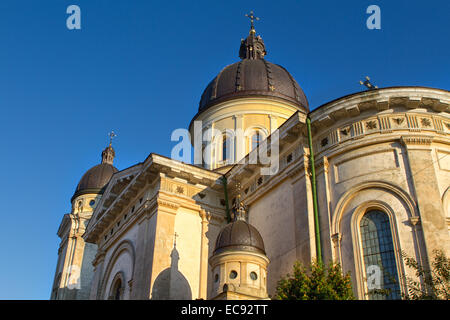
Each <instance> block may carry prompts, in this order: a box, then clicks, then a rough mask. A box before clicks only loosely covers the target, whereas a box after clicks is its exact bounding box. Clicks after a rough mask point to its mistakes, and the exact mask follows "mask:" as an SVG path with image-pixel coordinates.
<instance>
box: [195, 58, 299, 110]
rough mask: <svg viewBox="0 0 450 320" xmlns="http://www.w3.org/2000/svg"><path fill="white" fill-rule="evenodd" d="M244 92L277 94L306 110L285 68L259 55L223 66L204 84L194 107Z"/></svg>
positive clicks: (240, 95)
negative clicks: (258, 57) (256, 57)
mask: <svg viewBox="0 0 450 320" xmlns="http://www.w3.org/2000/svg"><path fill="white" fill-rule="evenodd" d="M248 96H268V97H276V98H281V99H284V100H287V101H289V102H291V103H293V104H295V105H297V106H298V107H299V108H300V109H304V110H306V111H308V100H307V99H306V96H305V94H304V93H303V90H302V89H301V88H300V86H299V85H298V83H297V82H296V81H295V80H294V78H293V77H292V76H291V75H290V74H289V72H288V71H287V70H286V69H284V68H283V67H282V66H279V65H277V64H273V63H270V62H268V61H266V60H265V59H262V58H260V59H243V60H241V61H239V62H236V63H234V64H231V65H229V66H227V67H225V68H224V69H223V70H222V71H221V72H220V73H219V75H218V76H217V77H215V78H214V79H213V80H212V81H211V82H210V83H209V85H208V86H207V87H206V89H205V91H204V92H203V94H202V98H201V100H200V104H199V110H198V111H199V112H201V111H204V110H206V109H208V108H209V107H210V106H212V105H214V104H216V103H219V102H222V101H226V100H230V99H235V98H241V97H248Z"/></svg>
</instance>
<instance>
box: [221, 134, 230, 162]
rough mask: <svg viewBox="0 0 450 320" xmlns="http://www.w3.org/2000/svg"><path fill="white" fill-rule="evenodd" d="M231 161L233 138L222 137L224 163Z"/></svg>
mask: <svg viewBox="0 0 450 320" xmlns="http://www.w3.org/2000/svg"><path fill="white" fill-rule="evenodd" d="M229 160H231V138H229V137H227V135H225V134H224V135H223V136H222V161H224V162H225V161H229Z"/></svg>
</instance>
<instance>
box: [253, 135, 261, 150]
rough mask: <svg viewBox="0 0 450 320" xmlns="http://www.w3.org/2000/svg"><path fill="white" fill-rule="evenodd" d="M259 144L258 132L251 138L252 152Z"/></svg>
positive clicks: (259, 136)
mask: <svg viewBox="0 0 450 320" xmlns="http://www.w3.org/2000/svg"><path fill="white" fill-rule="evenodd" d="M260 142H261V134H260V133H259V131H257V132H256V133H255V134H254V135H253V136H252V150H253V149H255V148H257V147H258V145H259V143H260Z"/></svg>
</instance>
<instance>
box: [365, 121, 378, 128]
mask: <svg viewBox="0 0 450 320" xmlns="http://www.w3.org/2000/svg"><path fill="white" fill-rule="evenodd" d="M366 128H367V129H369V130H372V129H376V128H377V122H376V121H375V120H370V121H367V122H366Z"/></svg>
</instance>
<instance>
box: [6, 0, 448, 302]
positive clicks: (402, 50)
mask: <svg viewBox="0 0 450 320" xmlns="http://www.w3.org/2000/svg"><path fill="white" fill-rule="evenodd" d="M71 4H76V5H78V6H79V7H80V8H81V30H68V29H67V27H66V19H67V17H68V14H66V8H67V7H68V6H69V5H71ZM371 4H376V5H378V6H379V7H380V8H381V30H369V29H367V28H366V19H367V18H368V16H369V15H368V14H366V8H367V7H368V6H369V5H371ZM250 10H254V11H255V14H256V15H257V16H259V17H261V20H260V21H258V22H257V23H256V31H257V33H258V34H260V35H261V36H262V37H263V39H264V42H265V44H266V47H267V52H268V54H267V60H269V61H271V62H273V63H277V64H281V65H283V66H284V67H285V68H286V69H287V70H289V72H290V73H291V74H292V75H293V76H294V78H295V79H296V80H297V81H298V83H299V84H300V86H301V87H302V88H303V90H304V91H305V93H306V96H307V97H308V100H309V103H310V107H311V108H312V109H314V108H315V107H317V106H319V105H321V104H323V103H325V102H327V101H330V100H333V99H335V98H339V97H341V96H344V95H347V94H350V93H354V92H357V91H361V90H362V89H363V88H362V87H361V86H360V85H359V80H362V79H363V78H364V76H366V75H370V77H371V79H372V80H373V82H374V83H375V84H376V85H378V86H379V87H386V86H397V85H420V86H429V87H436V88H441V89H447V90H448V89H449V88H450V77H449V72H450V60H449V52H450V41H449V39H450V2H449V1H435V0H430V1H426V2H425V1H401V0H395V1H393V0H390V1H387V0H385V1H381V0H372V1H363V0H348V1H300V0H296V1H281V0H280V1H262V0H260V1H256V2H255V1H252V3H248V4H247V3H244V2H243V1H231V0H226V1H215V0H208V1H171V2H168V1H144V0H109V1H107V0H89V1H88V0H71V1H64V0H41V1H35V0H27V1H25V0H2V1H1V2H0V41H1V45H0V108H1V117H0V122H1V125H0V137H1V140H0V150H1V157H0V181H1V182H2V183H1V185H0V200H1V204H2V205H1V209H0V214H1V220H2V222H1V224H0V249H1V252H2V253H3V254H2V256H1V257H2V258H1V260H0V261H1V263H0V283H1V285H0V299H48V298H49V297H50V291H51V285H52V281H53V276H54V271H55V267H56V259H57V249H58V245H59V239H58V237H57V235H56V231H57V229H58V226H59V223H60V222H61V219H62V216H63V214H65V213H68V212H69V211H70V198H71V196H72V195H73V192H74V190H75V187H76V185H77V183H78V181H79V179H80V178H81V176H82V175H83V173H84V172H85V171H86V170H88V169H89V168H90V167H92V166H94V165H96V164H98V163H99V162H100V153H101V151H102V149H103V148H104V147H105V146H106V145H107V143H108V137H107V133H108V132H109V131H111V130H114V131H115V132H116V133H117V135H118V137H117V138H116V139H115V141H114V148H115V150H116V160H115V162H114V164H115V166H116V167H117V168H119V169H124V168H127V167H129V166H131V165H134V164H136V163H137V162H140V161H143V160H144V159H145V158H146V157H147V155H148V154H149V153H150V152H155V153H158V154H162V155H165V156H170V151H171V149H172V147H173V146H174V145H175V143H174V142H171V141H170V135H171V133H172V131H173V130H174V129H176V128H187V126H188V125H189V122H190V120H191V118H192V117H193V116H194V115H195V113H196V111H197V107H198V101H199V99H200V96H201V94H202V91H203V89H204V88H205V87H206V85H207V84H208V83H209V81H210V80H211V79H212V78H213V77H215V75H216V74H217V73H218V72H219V71H220V70H221V69H222V68H223V67H224V66H226V65H228V64H231V63H234V62H236V61H238V59H239V58H238V49H239V44H240V39H241V38H244V37H246V36H247V34H248V30H249V22H248V19H247V18H245V16H244V14H245V13H248V12H249V11H250Z"/></svg>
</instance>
